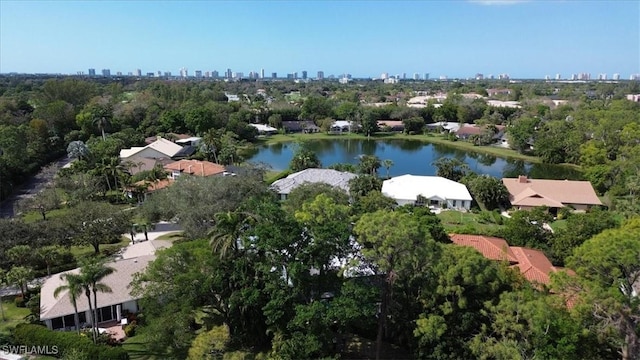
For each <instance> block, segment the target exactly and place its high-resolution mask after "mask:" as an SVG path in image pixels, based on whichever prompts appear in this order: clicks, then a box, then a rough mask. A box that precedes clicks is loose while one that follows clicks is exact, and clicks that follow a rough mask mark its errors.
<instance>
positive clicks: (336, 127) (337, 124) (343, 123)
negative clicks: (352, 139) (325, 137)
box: [329, 120, 356, 133]
mask: <svg viewBox="0 0 640 360" xmlns="http://www.w3.org/2000/svg"><path fill="white" fill-rule="evenodd" d="M355 129H356V124H354V123H353V121H347V120H336V121H334V122H333V124H332V125H331V128H330V129H329V131H330V132H332V133H344V132H351V131H353V130H355Z"/></svg>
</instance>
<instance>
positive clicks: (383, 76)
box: [380, 72, 389, 80]
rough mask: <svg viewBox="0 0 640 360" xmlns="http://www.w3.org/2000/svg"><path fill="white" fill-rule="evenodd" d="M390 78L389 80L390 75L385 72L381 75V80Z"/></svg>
mask: <svg viewBox="0 0 640 360" xmlns="http://www.w3.org/2000/svg"><path fill="white" fill-rule="evenodd" d="M388 78H389V73H386V72H384V73H382V74H380V79H382V80H386V79H388Z"/></svg>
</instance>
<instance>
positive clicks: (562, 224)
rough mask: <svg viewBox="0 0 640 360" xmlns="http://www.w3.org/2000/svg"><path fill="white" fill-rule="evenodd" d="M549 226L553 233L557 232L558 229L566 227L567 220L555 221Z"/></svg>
mask: <svg viewBox="0 0 640 360" xmlns="http://www.w3.org/2000/svg"><path fill="white" fill-rule="evenodd" d="M549 226H551V228H552V229H553V232H557V231H558V230H560V229H564V228H566V227H567V220H564V219H563V220H556V221H554V222H552V223H550V224H549Z"/></svg>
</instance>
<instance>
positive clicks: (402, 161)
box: [249, 139, 582, 180]
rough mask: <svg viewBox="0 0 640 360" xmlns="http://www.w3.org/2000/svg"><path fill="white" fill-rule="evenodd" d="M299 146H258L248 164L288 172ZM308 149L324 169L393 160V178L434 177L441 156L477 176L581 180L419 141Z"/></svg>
mask: <svg viewBox="0 0 640 360" xmlns="http://www.w3.org/2000/svg"><path fill="white" fill-rule="evenodd" d="M297 146H298V144H297V143H295V142H285V143H278V144H272V145H262V146H258V147H257V149H255V150H254V154H253V155H252V156H251V157H250V159H249V161H250V162H253V163H259V164H266V165H268V166H270V167H271V169H272V170H276V171H282V170H286V169H287V168H288V167H289V162H290V161H291V159H292V158H293V154H294V153H295V151H296V148H297ZM308 146H309V147H310V148H311V149H312V150H313V151H315V153H316V154H317V155H318V158H319V159H320V161H321V162H322V167H329V166H331V165H332V164H337V163H349V164H357V163H358V157H359V156H360V155H375V156H377V157H378V158H380V159H381V160H385V159H390V160H391V161H393V166H392V167H391V169H390V175H391V176H398V175H404V174H413V175H435V174H436V168H435V167H434V166H433V165H432V164H433V162H435V161H436V160H438V159H439V158H441V157H449V158H457V159H459V160H461V161H463V162H465V163H466V164H467V165H469V168H470V169H471V170H472V171H473V172H475V173H478V174H488V175H491V176H495V177H497V178H503V177H517V176H518V175H528V176H529V177H531V178H536V179H569V180H579V179H582V176H581V174H580V172H578V171H577V170H575V169H572V168H570V167H566V166H560V165H550V164H532V163H529V162H526V161H522V160H517V159H504V158H500V157H496V156H493V155H488V154H482V153H475V152H467V151H464V150H460V149H456V148H453V147H449V146H445V145H440V144H429V143H424V142H421V141H418V140H405V139H387V140H365V139H323V140H311V141H308ZM386 171H387V170H386V169H385V168H384V167H381V168H380V170H379V174H380V175H381V176H386Z"/></svg>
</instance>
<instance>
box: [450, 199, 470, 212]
mask: <svg viewBox="0 0 640 360" xmlns="http://www.w3.org/2000/svg"><path fill="white" fill-rule="evenodd" d="M447 208H448V209H455V210H470V209H471V201H469V200H455V199H447Z"/></svg>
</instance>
